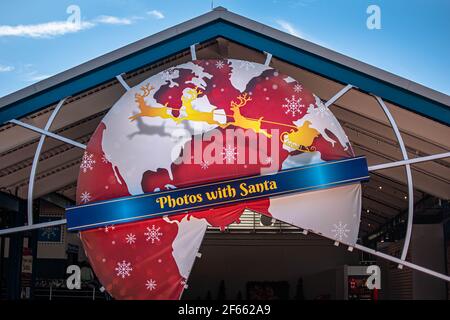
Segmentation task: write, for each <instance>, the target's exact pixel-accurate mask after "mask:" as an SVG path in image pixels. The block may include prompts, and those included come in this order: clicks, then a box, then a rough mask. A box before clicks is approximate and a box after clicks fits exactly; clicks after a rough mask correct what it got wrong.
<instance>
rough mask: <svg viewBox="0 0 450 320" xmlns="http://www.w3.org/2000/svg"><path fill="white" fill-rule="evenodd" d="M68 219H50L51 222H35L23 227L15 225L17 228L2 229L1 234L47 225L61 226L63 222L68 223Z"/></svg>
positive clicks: (45, 226)
mask: <svg viewBox="0 0 450 320" xmlns="http://www.w3.org/2000/svg"><path fill="white" fill-rule="evenodd" d="M66 223H67V220H66V219H61V220H56V221H49V222H42V223H35V224H33V225H30V226H22V227H15V228H6V229H2V230H0V236H1V235H4V234H9V233H15V232H22V231H28V230H33V229H39V228H47V227H53V226H59V225H62V224H66Z"/></svg>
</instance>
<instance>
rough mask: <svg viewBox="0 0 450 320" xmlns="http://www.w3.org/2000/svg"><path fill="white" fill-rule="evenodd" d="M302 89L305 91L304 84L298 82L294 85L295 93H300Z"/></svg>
mask: <svg viewBox="0 0 450 320" xmlns="http://www.w3.org/2000/svg"><path fill="white" fill-rule="evenodd" d="M302 91H303V86H302V85H301V84H299V83H297V84H296V85H295V86H294V92H295V93H300V92H302Z"/></svg>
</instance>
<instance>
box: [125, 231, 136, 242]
mask: <svg viewBox="0 0 450 320" xmlns="http://www.w3.org/2000/svg"><path fill="white" fill-rule="evenodd" d="M125 241H126V242H127V243H128V244H133V243H135V242H136V235H135V234H134V233H129V234H127V236H126V237H125Z"/></svg>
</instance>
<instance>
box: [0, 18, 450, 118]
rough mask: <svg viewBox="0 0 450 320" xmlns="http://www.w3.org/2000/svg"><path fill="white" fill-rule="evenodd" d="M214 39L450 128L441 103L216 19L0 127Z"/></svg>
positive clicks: (52, 93)
mask: <svg viewBox="0 0 450 320" xmlns="http://www.w3.org/2000/svg"><path fill="white" fill-rule="evenodd" d="M218 36H221V37H224V38H227V39H229V40H232V41H234V42H237V43H240V44H242V45H245V46H248V47H251V48H253V49H257V50H260V51H269V52H270V53H272V54H273V56H274V57H277V58H279V59H282V60H284V61H286V62H289V63H290V64H293V65H296V66H299V67H301V68H304V69H307V70H310V71H312V72H314V73H317V74H319V75H321V76H324V77H327V78H329V79H332V80H334V81H338V82H340V83H343V84H352V85H354V86H356V87H358V88H359V89H360V90H362V91H365V92H368V93H372V94H375V95H377V96H380V97H381V98H383V99H384V100H386V101H389V102H392V103H394V104H396V105H399V106H401V107H404V108H405V109H408V110H410V111H412V112H415V113H418V114H420V115H423V116H425V117H428V118H430V119H433V120H435V121H438V122H440V123H443V124H445V125H450V108H449V107H448V106H446V105H444V104H441V103H439V102H437V101H433V100H430V99H428V98H425V97H423V96H421V95H418V94H416V93H414V92H411V91H408V90H405V89H403V88H400V87H397V86H395V85H392V84H390V83H387V82H384V81H382V80H380V79H377V78H375V77H372V76H369V75H367V74H364V73H362V72H359V71H356V70H353V69H351V68H348V67H346V66H343V65H341V64H338V63H336V62H333V61H330V60H328V59H325V58H323V57H320V56H317V55H315V54H312V53H310V52H306V51H304V50H301V49H299V48H295V47H293V46H290V45H288V44H286V43H283V42H281V41H278V40H277V39H273V38H270V37H266V36H264V35H261V34H260V33H257V32H254V31H251V30H248V29H245V28H241V27H240V26H237V25H235V24H233V23H230V22H228V21H224V20H221V19H217V20H215V21H213V22H211V23H208V24H204V25H202V26H200V27H198V28H196V29H193V30H189V31H186V32H184V33H181V34H179V35H177V36H175V37H173V38H170V39H168V40H166V41H163V42H160V43H157V44H155V45H154V46H151V47H148V48H146V49H144V50H141V51H140V52H137V53H134V54H132V55H129V56H127V57H125V58H122V59H120V60H117V61H114V62H112V63H110V64H108V65H105V66H102V67H101V68H98V69H96V70H93V71H90V72H88V73H85V74H83V75H81V76H79V77H77V78H73V79H70V80H68V81H66V82H64V83H61V84H59V85H57V86H54V87H52V88H50V89H48V90H46V91H42V92H39V93H37V94H35V95H33V96H30V97H28V98H26V99H23V100H20V101H17V102H16V103H13V104H10V105H7V106H5V107H3V108H1V109H0V123H4V122H7V121H9V120H11V119H14V118H20V117H23V116H25V115H27V114H30V113H33V112H36V111H38V110H40V109H42V108H44V107H47V106H49V105H51V104H54V103H56V102H58V101H59V100H61V99H62V98H64V97H67V96H74V95H76V94H78V93H81V92H83V91H85V90H88V89H90V88H93V87H96V86H98V85H101V84H102V83H105V82H107V81H110V80H112V79H114V77H115V76H116V75H118V74H121V73H124V72H125V73H127V72H131V71H133V70H136V69H139V68H141V67H143V66H145V65H149V64H152V63H155V62H157V61H158V60H161V59H163V58H166V57H168V56H171V55H174V54H176V53H179V52H181V51H183V50H186V49H187V48H189V46H190V45H192V44H193V43H199V42H205V41H208V40H210V39H213V38H215V37H218Z"/></svg>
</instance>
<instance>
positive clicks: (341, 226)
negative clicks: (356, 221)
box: [331, 221, 350, 241]
mask: <svg viewBox="0 0 450 320" xmlns="http://www.w3.org/2000/svg"><path fill="white" fill-rule="evenodd" d="M333 226H334V229H332V230H331V232H333V233H334V238H335V239H337V240H339V241H342V239H344V238H348V234H347V233H349V232H350V229H347V224H346V223H342V221H339V222H338V224H333Z"/></svg>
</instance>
